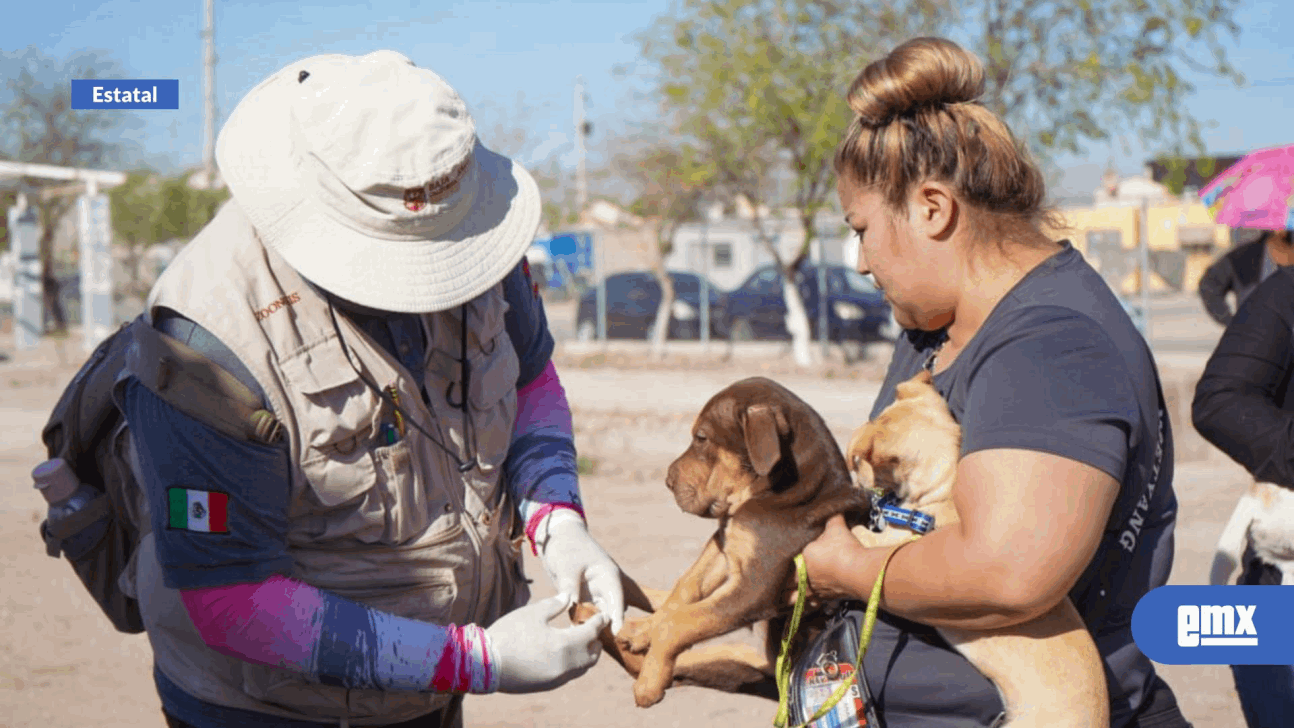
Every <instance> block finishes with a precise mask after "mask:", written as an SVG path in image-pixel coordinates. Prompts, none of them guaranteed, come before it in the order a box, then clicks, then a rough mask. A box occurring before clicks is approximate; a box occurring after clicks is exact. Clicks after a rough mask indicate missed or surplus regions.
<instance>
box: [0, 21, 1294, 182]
mask: <svg viewBox="0 0 1294 728" xmlns="http://www.w3.org/2000/svg"><path fill="white" fill-rule="evenodd" d="M16 1H17V2H21V3H22V4H23V5H25V6H27V8H28V9H27V10H26V15H25V17H24V16H22V15H14V14H12V11H11V14H9V17H8V20H9V22H6V23H4V24H3V26H0V49H3V50H5V51H10V52H12V51H17V50H21V49H23V48H25V47H27V46H29V45H36V46H37V47H39V48H41V49H42V50H44V51H46V52H47V53H50V54H52V55H55V56H57V57H60V58H61V57H65V56H67V55H69V54H70V53H72V52H73V51H77V50H81V49H87V48H89V49H102V50H106V51H109V52H110V53H111V54H112V55H113V57H114V58H115V59H116V60H117V61H118V62H120V63H121V65H122V66H123V68H124V71H125V73H124V75H125V77H128V78H178V79H179V80H180V109H179V110H178V111H153V112H139V113H140V117H141V118H142V119H143V120H144V121H145V123H144V124H143V125H142V126H141V127H140V128H139V129H138V130H137V131H134V132H132V133H131V136H132V137H134V138H135V139H137V140H138V141H140V142H141V143H142V144H143V145H144V147H145V148H146V149H147V151H148V152H149V153H150V154H152V155H154V159H155V163H156V159H157V157H168V158H169V159H171V160H174V164H177V165H182V166H188V165H192V164H196V163H198V162H199V161H200V159H201V156H202V134H203V127H202V103H201V99H202V42H201V38H200V32H201V29H202V13H203V3H202V0H183V1H182V2H175V1H174V0H136V1H133V2H132V1H130V0H106V2H105V1H98V0H91V1H89V2H86V1H85V0H36V1H35V2H23V0H16ZM1242 3H1243V4H1242V11H1241V12H1240V14H1239V15H1238V17H1237V21H1238V22H1239V23H1240V25H1241V27H1242V29H1243V30H1242V34H1241V36H1240V38H1239V40H1238V41H1236V42H1233V43H1230V44H1229V45H1230V49H1229V50H1230V54H1231V55H1230V57H1231V61H1232V62H1233V63H1234V64H1235V65H1236V66H1237V67H1238V68H1239V69H1240V70H1241V71H1242V72H1243V73H1244V74H1245V76H1246V77H1247V81H1248V83H1247V85H1246V86H1245V87H1242V88H1236V87H1235V86H1233V85H1230V84H1228V83H1224V82H1221V81H1216V80H1212V79H1207V78H1203V79H1200V78H1196V79H1192V80H1193V81H1194V82H1195V84H1196V86H1197V87H1198V89H1197V92H1196V94H1195V96H1194V98H1192V99H1191V101H1190V104H1189V105H1190V109H1191V111H1192V112H1193V113H1195V114H1196V115H1197V117H1199V118H1200V119H1202V120H1204V121H1207V122H1210V123H1211V124H1214V125H1215V128H1212V129H1210V130H1208V131H1206V133H1205V141H1206V143H1207V146H1208V151H1209V152H1211V153H1225V152H1231V151H1236V150H1244V149H1252V148H1258V147H1263V146H1270V145H1276V144H1284V143H1291V142H1294V125H1292V124H1291V114H1290V112H1291V111H1294V54H1291V52H1290V51H1289V50H1288V44H1289V39H1290V38H1291V37H1294V2H1288V1H1281V0H1274V1H1262V0H1242ZM669 7H670V5H669V2H668V0H618V1H616V2H599V1H597V0H561V1H559V2H525V1H522V2H470V1H469V2H457V3H445V2H435V3H422V2H418V1H417V0H389V1H388V0H372V1H370V2H367V3H343V2H317V1H316V2H309V1H308V0H307V1H295V2H287V1H283V0H257V1H255V2H251V1H239V0H216V3H215V8H216V9H215V16H216V54H217V58H218V65H217V68H216V103H217V107H218V110H219V112H221V113H222V114H223V113H228V111H229V110H230V109H232V108H233V106H234V105H235V104H236V103H237V101H238V99H239V98H241V96H242V95H243V94H244V93H245V92H246V91H247V90H249V89H250V88H251V87H252V86H253V85H255V84H256V83H257V82H258V81H260V80H261V79H262V78H264V77H265V76H267V75H269V74H270V73H272V72H274V71H275V70H277V69H279V68H281V67H282V66H284V65H286V64H288V63H290V62H292V61H294V60H296V59H299V58H302V57H305V56H309V55H314V54H317V53H365V52H368V51H371V50H376V49H378V48H392V49H395V50H398V51H400V52H402V53H404V54H406V55H408V56H409V57H410V58H412V59H413V60H414V61H415V62H416V63H418V64H419V65H421V66H425V67H428V68H431V69H434V70H435V71H436V72H437V73H439V74H441V75H442V76H444V77H445V78H446V79H447V80H449V82H450V83H451V84H452V85H454V86H455V87H456V88H457V89H458V90H459V92H460V93H461V94H462V95H463V96H464V98H465V99H466V100H467V102H468V104H469V106H471V107H472V108H473V110H474V112H475V113H476V115H477V117H478V125H479V127H480V130H481V133H482V136H483V137H485V138H486V140H487V142H488V141H490V139H489V137H490V135H491V133H492V132H493V131H494V130H495V129H496V128H498V125H499V124H504V125H507V124H509V123H510V122H509V119H513V121H512V122H511V124H512V125H513V126H516V125H517V124H516V121H517V120H519V121H520V122H521V125H523V126H524V128H525V129H526V133H527V135H528V137H529V142H530V144H529V147H530V149H531V150H532V153H531V154H529V155H528V157H529V158H523V159H522V161H523V162H525V163H527V164H532V163H534V162H535V161H536V160H537V159H543V158H546V157H547V156H548V155H549V154H550V153H556V154H557V155H558V156H559V158H560V159H562V161H563V163H565V164H570V163H572V161H573V155H572V154H571V151H570V150H571V144H570V139H571V133H570V130H571V126H572V122H571V118H572V100H573V93H574V82H575V78H576V76H578V75H583V77H584V79H585V84H586V93H587V97H588V105H587V113H588V116H589V118H590V120H591V121H592V122H593V124H594V136H593V138H592V140H591V142H590V145H591V149H590V154H591V156H593V157H594V158H595V159H596V158H597V157H598V156H599V155H601V154H603V153H605V152H606V151H607V150H606V144H607V141H608V140H609V139H611V138H613V137H614V132H616V131H619V130H623V129H624V128H625V124H626V123H628V122H629V121H630V120H632V119H635V118H636V119H643V118H646V116H645V114H647V113H650V107H648V106H646V105H645V103H644V102H642V101H641V99H640V98H639V97H637V96H636V95H635V88H634V87H635V82H634V79H633V77H632V76H631V77H629V78H626V77H624V76H622V75H617V74H616V73H615V68H616V67H617V66H623V65H625V64H628V65H630V66H632V65H633V62H634V61H635V59H636V58H637V56H638V46H637V44H636V43H635V42H634V38H633V36H634V34H635V33H636V32H637V31H639V30H641V29H643V28H645V27H647V26H648V25H649V24H650V23H651V21H652V19H653V18H654V17H655V16H657V15H660V14H662V13H665V12H667V11H668V10H669ZM639 85H640V84H639ZM1148 151H1149V152H1153V151H1154V150H1143V149H1136V148H1134V150H1133V153H1132V154H1131V155H1126V156H1125V155H1124V154H1123V152H1122V151H1121V150H1120V149H1118V148H1115V149H1113V150H1111V149H1110V148H1108V147H1103V146H1092V147H1091V148H1090V149H1088V150H1087V153H1086V154H1085V155H1082V156H1080V157H1067V158H1062V159H1060V160H1058V162H1059V163H1060V164H1061V165H1062V166H1063V167H1065V168H1068V169H1069V170H1070V172H1069V174H1068V176H1067V177H1066V179H1065V181H1064V182H1065V187H1067V188H1073V190H1072V191H1077V192H1086V191H1089V190H1090V189H1091V188H1092V187H1093V186H1095V184H1096V180H1097V178H1099V175H1100V170H1101V169H1103V168H1104V167H1105V165H1106V164H1107V163H1108V162H1110V161H1114V162H1115V163H1116V165H1117V166H1118V167H1119V168H1120V169H1121V170H1123V171H1124V172H1135V171H1137V170H1139V169H1140V168H1141V165H1142V163H1143V161H1144V159H1145V158H1146V157H1147V156H1148Z"/></svg>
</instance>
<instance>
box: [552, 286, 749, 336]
mask: <svg viewBox="0 0 1294 728" xmlns="http://www.w3.org/2000/svg"><path fill="white" fill-rule="evenodd" d="M669 276H670V279H671V280H672V281H673V283H674V306H673V308H672V310H671V312H670V321H669V332H668V337H669V338H671V339H699V338H701V336H700V332H701V277H700V276H698V275H696V274H695V273H687V272H683V271H669ZM709 287H710V338H712V339H726V338H728V327H727V321H728V314H727V296H725V295H724V292H723V291H721V290H719V289H718V288H716V287H715V285H714V284H713V283H710V284H709ZM661 293H662V292H661V287H660V283H659V282H658V281H657V280H656V276H655V275H654V274H653V273H651V272H650V271H631V272H628V273H617V274H615V275H612V276H608V277H607V282H606V296H607V301H606V306H607V338H608V339H646V338H649V336H650V334H651V331H652V327H653V326H654V325H655V323H656V309H658V308H659V307H660V301H661ZM597 295H598V289H597V287H596V286H594V287H592V288H590V289H589V290H587V291H585V292H584V295H582V296H580V305H579V309H578V310H577V313H576V316H575V336H576V338H577V339H579V340H580V341H592V340H593V339H596V338H597V331H598V318H597V316H598V299H597Z"/></svg>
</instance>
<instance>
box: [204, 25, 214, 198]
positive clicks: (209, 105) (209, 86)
mask: <svg viewBox="0 0 1294 728" xmlns="http://www.w3.org/2000/svg"><path fill="white" fill-rule="evenodd" d="M203 1H204V4H205V6H206V16H207V17H206V23H205V25H204V26H203V30H202V39H203V45H204V49H203V68H204V71H205V78H206V98H205V100H204V101H205V103H204V104H203V106H204V114H203V116H204V119H203V140H202V177H203V182H204V183H205V186H206V188H207V189H214V188H215V187H216V12H215V7H214V6H215V0H203Z"/></svg>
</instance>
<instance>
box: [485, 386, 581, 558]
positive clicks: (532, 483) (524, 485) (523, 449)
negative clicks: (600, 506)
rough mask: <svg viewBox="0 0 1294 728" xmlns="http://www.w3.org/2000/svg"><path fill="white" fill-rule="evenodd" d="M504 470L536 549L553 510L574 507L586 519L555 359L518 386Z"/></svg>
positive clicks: (566, 404)
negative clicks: (545, 521)
mask: <svg viewBox="0 0 1294 728" xmlns="http://www.w3.org/2000/svg"><path fill="white" fill-rule="evenodd" d="M504 472H505V476H504V477H505V478H506V482H507V486H508V489H509V492H510V493H511V494H512V496H513V498H514V500H515V501H516V503H517V507H518V509H519V511H520V513H521V519H522V521H523V522H524V523H525V524H526V536H527V537H528V538H529V539H530V543H531V548H532V549H533V548H534V544H535V534H536V531H537V529H538V528H539V526H540V524H541V523H542V522H543V520H544V517H545V516H547V515H548V514H550V513H552V512H553V511H554V510H558V509H570V510H572V511H574V512H576V513H578V514H579V515H580V517H581V518H583V517H584V506H583V504H582V503H581V502H580V488H579V479H578V471H577V466H576V459H575V435H574V431H573V429H572V426H571V408H570V405H569V404H568V403H567V401H566V392H565V391H564V390H563V389H562V383H561V381H560V380H558V378H557V370H556V368H555V367H554V366H553V363H552V362H551V361H550V362H548V366H547V367H546V368H545V369H544V371H543V372H542V373H541V374H540V375H539V376H538V377H536V378H535V379H534V381H532V382H530V383H529V384H527V385H526V386H524V387H522V388H521V389H519V390H517V421H516V424H515V425H514V426H513V428H512V444H511V446H510V447H509V449H508V458H507V461H506V463H505V464H504Z"/></svg>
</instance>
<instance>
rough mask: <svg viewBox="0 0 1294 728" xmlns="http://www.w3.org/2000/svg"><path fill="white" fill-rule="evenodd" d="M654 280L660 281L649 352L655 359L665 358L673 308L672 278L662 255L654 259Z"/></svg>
mask: <svg viewBox="0 0 1294 728" xmlns="http://www.w3.org/2000/svg"><path fill="white" fill-rule="evenodd" d="M655 271H656V281H657V282H658V283H660V306H658V307H657V308H656V326H655V328H654V329H652V337H651V353H652V357H654V358H655V359H657V360H659V359H664V358H665V341H666V340H667V339H668V338H669V320H670V314H671V313H672V312H673V308H674V280H673V279H672V278H670V277H669V274H668V273H667V272H666V271H665V260H664V257H663V256H662V257H660V258H658V259H657V261H656V266H655Z"/></svg>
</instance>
